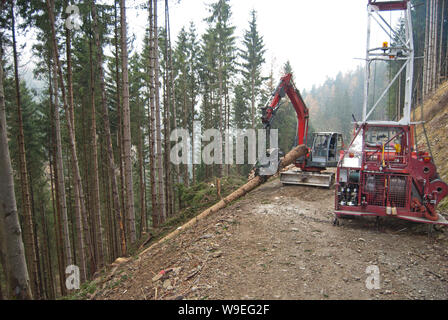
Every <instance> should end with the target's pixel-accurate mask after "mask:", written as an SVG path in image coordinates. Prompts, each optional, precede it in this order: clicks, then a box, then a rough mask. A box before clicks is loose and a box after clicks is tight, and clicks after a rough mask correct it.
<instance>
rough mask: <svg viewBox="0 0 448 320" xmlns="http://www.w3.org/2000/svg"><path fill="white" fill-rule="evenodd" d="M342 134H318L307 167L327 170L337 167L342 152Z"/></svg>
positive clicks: (315, 136) (314, 138)
mask: <svg viewBox="0 0 448 320" xmlns="http://www.w3.org/2000/svg"><path fill="white" fill-rule="evenodd" d="M342 146H343V139H342V134H340V133H337V132H316V133H314V134H313V145H312V147H311V152H310V158H309V160H308V162H307V166H311V167H317V168H326V167H336V166H337V164H338V160H339V153H340V151H341V150H342Z"/></svg>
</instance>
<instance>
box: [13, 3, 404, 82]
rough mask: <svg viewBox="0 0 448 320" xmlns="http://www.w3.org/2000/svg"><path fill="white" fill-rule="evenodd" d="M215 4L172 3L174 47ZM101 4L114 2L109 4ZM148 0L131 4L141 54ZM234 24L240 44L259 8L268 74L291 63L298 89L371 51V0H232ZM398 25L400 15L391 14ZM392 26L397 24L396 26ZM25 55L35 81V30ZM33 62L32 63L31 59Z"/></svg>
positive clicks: (25, 39) (201, 25) (200, 27)
mask: <svg viewBox="0 0 448 320" xmlns="http://www.w3.org/2000/svg"><path fill="white" fill-rule="evenodd" d="M213 2H215V0H180V1H179V0H170V2H169V3H170V21H171V22H170V23H171V31H172V35H171V36H172V39H173V44H174V43H175V40H176V38H177V34H178V32H179V31H180V29H181V28H182V27H183V26H186V28H187V29H188V27H189V24H190V21H193V22H194V23H195V25H196V28H197V31H198V34H199V35H202V34H203V33H204V30H205V29H206V27H207V24H206V22H204V18H205V17H207V16H208V15H209V13H208V4H210V3H213ZM97 3H99V4H101V3H109V4H113V1H110V0H104V1H101V0H97ZM146 3H147V0H127V1H126V6H127V21H128V27H129V33H128V36H131V34H134V35H135V36H136V41H135V42H134V44H135V46H136V48H135V49H136V50H140V49H141V47H142V43H143V37H144V33H145V29H146V28H147V23H148V22H147V16H148V12H147V10H146V9H142V5H143V4H146ZM230 4H231V6H232V24H233V25H234V26H236V37H237V44H238V45H239V46H240V45H241V39H242V37H243V33H244V30H245V29H247V28H248V21H249V19H250V11H251V10H252V9H255V10H256V11H257V17H258V29H259V32H260V34H261V35H262V36H263V38H264V43H265V47H266V49H267V52H266V55H265V58H266V64H265V67H264V75H265V76H267V75H268V74H269V71H270V69H271V65H273V70H274V72H275V73H274V76H275V77H276V78H279V77H280V73H279V70H280V69H281V66H282V65H283V64H284V63H285V62H286V61H287V60H290V62H291V64H292V67H293V70H294V72H295V82H296V85H297V87H298V88H300V89H302V88H306V89H310V88H311V86H312V85H319V84H321V83H323V82H324V81H325V80H326V78H327V77H334V76H336V75H337V73H338V72H340V71H342V72H346V71H349V70H353V69H355V68H356V66H358V65H362V64H363V61H362V60H361V59H362V58H364V57H365V47H366V21H367V12H366V11H367V10H366V7H367V0H344V1H334V0H319V1H310V0H276V1H273V0H230ZM158 6H159V25H160V24H163V23H164V1H163V0H158ZM385 18H386V19H387V20H391V21H395V22H396V21H397V16H393V15H391V16H389V15H388V16H386V17H385ZM393 24H395V23H394V22H393ZM377 34H379V35H380V36H377V37H375V32H374V35H373V40H372V43H375V44H376V43H378V46H381V44H382V42H383V41H387V40H389V39H388V37H387V35H385V34H384V33H382V32H378V33H377ZM18 39H19V45H24V47H23V49H22V51H21V53H22V55H21V61H20V66H21V68H20V72H21V74H22V75H26V78H28V79H27V80H29V79H30V75H31V72H30V71H31V70H32V69H33V67H34V64H33V63H32V62H30V61H32V60H35V59H32V58H31V45H32V43H33V42H34V41H33V32H28V33H27V35H26V36H21V35H20V33H19V37H18ZM30 58H31V59H30Z"/></svg>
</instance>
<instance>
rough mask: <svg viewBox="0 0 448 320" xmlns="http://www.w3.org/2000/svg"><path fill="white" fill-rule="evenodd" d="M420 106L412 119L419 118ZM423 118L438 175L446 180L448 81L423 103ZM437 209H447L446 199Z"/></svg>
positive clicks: (420, 139)
mask: <svg viewBox="0 0 448 320" xmlns="http://www.w3.org/2000/svg"><path fill="white" fill-rule="evenodd" d="M421 108H422V107H421V106H418V107H417V108H416V109H415V112H414V120H415V121H419V120H420V119H421V113H422V109H421ZM423 120H425V121H426V124H425V128H426V132H427V135H428V140H429V144H430V146H431V150H432V153H433V156H434V159H435V162H436V165H437V171H438V172H439V175H440V177H441V178H442V179H443V180H444V181H445V182H448V161H447V159H448V81H445V82H444V83H443V84H441V85H440V87H439V89H438V90H437V91H436V92H435V93H434V94H433V95H432V96H431V97H430V98H428V99H426V101H425V103H424V104H423ZM417 139H418V143H419V145H421V144H425V145H426V143H425V135H424V132H423V128H422V126H418V128H417ZM439 209H440V210H442V211H445V212H447V211H448V199H446V198H445V200H444V201H443V202H442V203H441V205H440V206H439Z"/></svg>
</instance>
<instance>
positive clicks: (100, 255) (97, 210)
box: [89, 40, 104, 269]
mask: <svg viewBox="0 0 448 320" xmlns="http://www.w3.org/2000/svg"><path fill="white" fill-rule="evenodd" d="M89 60H90V94H91V97H90V99H91V108H92V109H91V112H92V113H91V115H92V116H91V118H92V126H91V141H92V148H91V150H92V158H93V177H92V178H93V185H92V187H93V190H92V192H93V204H92V208H93V218H94V220H95V223H94V225H95V240H96V243H95V249H96V253H97V261H96V263H97V265H98V268H99V269H101V268H102V267H103V266H104V252H103V232H102V229H103V226H102V222H101V207H100V182H99V177H98V149H97V138H96V106H95V76H94V71H93V53H92V41H91V40H89Z"/></svg>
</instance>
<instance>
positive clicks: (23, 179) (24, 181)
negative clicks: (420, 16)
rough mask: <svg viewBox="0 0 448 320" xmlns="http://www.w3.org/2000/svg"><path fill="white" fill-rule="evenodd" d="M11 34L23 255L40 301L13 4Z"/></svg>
mask: <svg viewBox="0 0 448 320" xmlns="http://www.w3.org/2000/svg"><path fill="white" fill-rule="evenodd" d="M11 28H12V30H11V32H12V48H13V58H14V80H15V89H16V103H17V118H18V120H17V124H18V129H19V133H18V136H17V140H18V142H17V143H18V146H19V159H18V160H19V161H18V163H19V172H20V187H21V192H22V207H23V223H22V224H23V231H24V233H23V235H24V244H25V255H26V260H27V265H28V270H29V275H30V282H31V291H32V292H33V296H34V298H35V299H40V292H39V274H38V270H37V269H38V264H37V255H36V247H35V245H34V230H33V229H34V226H33V216H32V212H31V198H30V186H29V182H28V169H27V161H26V151H25V137H24V133H23V120H22V104H21V96H20V81H19V72H18V61H17V60H18V59H17V45H16V32H15V17H14V4H11Z"/></svg>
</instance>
